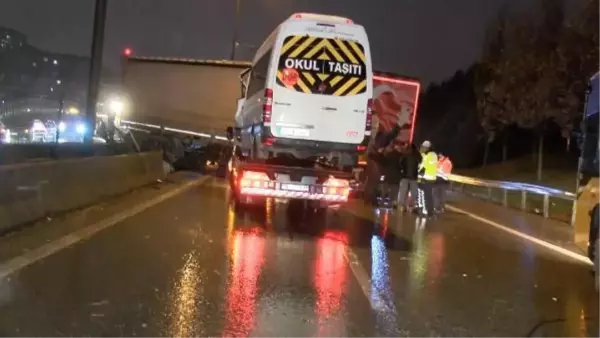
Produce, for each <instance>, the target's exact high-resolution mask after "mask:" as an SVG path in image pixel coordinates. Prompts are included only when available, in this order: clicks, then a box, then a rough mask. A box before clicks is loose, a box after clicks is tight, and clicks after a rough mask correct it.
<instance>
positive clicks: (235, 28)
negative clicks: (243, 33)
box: [231, 0, 240, 61]
mask: <svg viewBox="0 0 600 338" xmlns="http://www.w3.org/2000/svg"><path fill="white" fill-rule="evenodd" d="M239 21H240V0H235V16H234V18H233V41H231V60H232V61H233V60H235V50H236V47H237V40H238V25H239Z"/></svg>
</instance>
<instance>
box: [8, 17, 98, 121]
mask: <svg viewBox="0 0 600 338" xmlns="http://www.w3.org/2000/svg"><path fill="white" fill-rule="evenodd" d="M89 64H90V58H89V57H84V56H76V55H69V54H61V53H52V52H47V51H43V50H41V49H38V48H36V47H34V46H31V45H30V44H29V43H28V41H27V36H26V35H25V34H23V33H20V32H18V31H16V30H14V29H10V28H5V27H0V100H1V101H0V118H2V117H4V118H7V117H10V116H13V117H14V116H18V115H22V114H23V113H27V114H28V115H40V114H42V115H47V114H52V113H56V115H57V116H58V113H59V110H60V109H61V108H62V109H66V108H67V106H66V105H67V102H68V105H69V106H77V107H78V108H79V109H81V110H82V108H83V105H84V104H85V98H86V92H87V85H88V70H89Z"/></svg>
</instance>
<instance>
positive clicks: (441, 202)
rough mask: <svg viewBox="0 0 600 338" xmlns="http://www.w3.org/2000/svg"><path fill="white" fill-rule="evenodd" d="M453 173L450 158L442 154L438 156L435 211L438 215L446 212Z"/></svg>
mask: <svg viewBox="0 0 600 338" xmlns="http://www.w3.org/2000/svg"><path fill="white" fill-rule="evenodd" d="M451 172H452V161H450V158H448V156H445V155H444V154H442V153H440V154H439V155H438V166H437V179H436V185H435V188H434V200H435V211H436V212H438V213H442V212H444V210H445V207H446V192H447V190H448V183H449V182H450V180H449V177H450V173H451Z"/></svg>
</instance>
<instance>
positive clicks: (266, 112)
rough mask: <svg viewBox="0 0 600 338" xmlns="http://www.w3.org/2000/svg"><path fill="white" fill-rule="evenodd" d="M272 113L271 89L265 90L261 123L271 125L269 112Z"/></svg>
mask: <svg viewBox="0 0 600 338" xmlns="http://www.w3.org/2000/svg"><path fill="white" fill-rule="evenodd" d="M272 111H273V89H271V88H267V89H265V104H263V123H264V124H265V125H270V124H271V112H272Z"/></svg>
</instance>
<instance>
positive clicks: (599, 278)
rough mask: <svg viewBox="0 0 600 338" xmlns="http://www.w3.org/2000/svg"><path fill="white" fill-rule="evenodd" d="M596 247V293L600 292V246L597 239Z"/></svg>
mask: <svg viewBox="0 0 600 338" xmlns="http://www.w3.org/2000/svg"><path fill="white" fill-rule="evenodd" d="M594 246H595V247H596V255H595V257H594V285H595V286H596V291H600V245H599V244H598V239H596V242H595V245H594Z"/></svg>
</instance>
